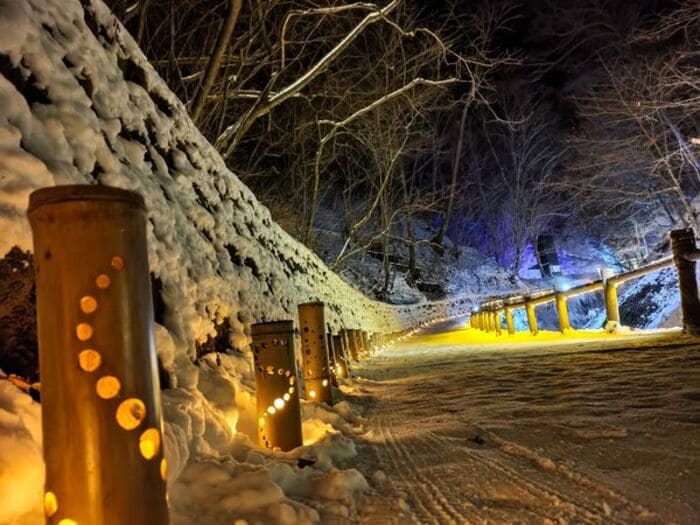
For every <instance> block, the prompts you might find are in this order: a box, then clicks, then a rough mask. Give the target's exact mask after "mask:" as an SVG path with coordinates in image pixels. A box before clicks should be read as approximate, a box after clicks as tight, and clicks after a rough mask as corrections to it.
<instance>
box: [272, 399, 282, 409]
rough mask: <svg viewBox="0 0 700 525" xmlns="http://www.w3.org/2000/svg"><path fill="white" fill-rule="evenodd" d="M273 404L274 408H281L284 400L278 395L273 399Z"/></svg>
mask: <svg viewBox="0 0 700 525" xmlns="http://www.w3.org/2000/svg"><path fill="white" fill-rule="evenodd" d="M273 404H274V405H275V408H276V409H277V410H282V409H283V408H284V400H282V399H281V398H279V397H278V398H277V399H275V401H274V402H273Z"/></svg>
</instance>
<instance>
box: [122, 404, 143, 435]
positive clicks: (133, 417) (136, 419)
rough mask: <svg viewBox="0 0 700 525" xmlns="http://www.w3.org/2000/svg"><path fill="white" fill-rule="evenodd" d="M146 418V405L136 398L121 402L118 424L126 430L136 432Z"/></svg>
mask: <svg viewBox="0 0 700 525" xmlns="http://www.w3.org/2000/svg"><path fill="white" fill-rule="evenodd" d="M145 417H146V405H144V404H143V401H141V400H140V399H137V398H135V397H132V398H129V399H126V400H124V401H122V402H121V404H120V405H119V407H118V408H117V423H119V426H120V427H122V428H123V429H124V430H134V429H135V428H136V427H138V426H139V425H140V424H141V422H142V421H143V420H144V418H145Z"/></svg>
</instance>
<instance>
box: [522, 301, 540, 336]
mask: <svg viewBox="0 0 700 525" xmlns="http://www.w3.org/2000/svg"><path fill="white" fill-rule="evenodd" d="M525 313H526V314H527V324H528V326H529V327H530V333H531V334H532V335H537V332H539V329H538V327H537V311H536V310H535V304H533V303H532V302H530V301H526V302H525Z"/></svg>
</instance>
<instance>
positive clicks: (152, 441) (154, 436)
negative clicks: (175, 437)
mask: <svg viewBox="0 0 700 525" xmlns="http://www.w3.org/2000/svg"><path fill="white" fill-rule="evenodd" d="M139 450H140V451H141V455H142V456H143V457H144V458H146V459H153V458H154V457H156V455H157V454H158V451H159V450H160V432H159V431H158V430H157V429H155V428H149V429H148V430H145V431H144V432H143V433H142V434H141V436H139Z"/></svg>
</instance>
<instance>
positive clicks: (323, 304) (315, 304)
mask: <svg viewBox="0 0 700 525" xmlns="http://www.w3.org/2000/svg"><path fill="white" fill-rule="evenodd" d="M307 306H309V307H310V306H325V303H324V302H323V301H311V302H308V303H301V304H300V305H299V308H304V307H307Z"/></svg>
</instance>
